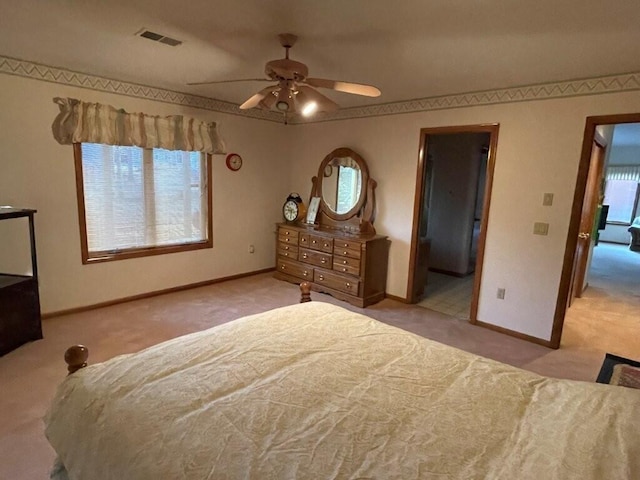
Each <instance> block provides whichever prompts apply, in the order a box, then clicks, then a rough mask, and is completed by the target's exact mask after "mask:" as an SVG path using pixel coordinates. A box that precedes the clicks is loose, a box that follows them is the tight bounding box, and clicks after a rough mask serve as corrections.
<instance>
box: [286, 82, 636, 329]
mask: <svg viewBox="0 0 640 480" xmlns="http://www.w3.org/2000/svg"><path fill="white" fill-rule="evenodd" d="M638 111H640V95H638V93H637V92H631V93H616V94H607V95H598V96H585V97H573V98H565V99H554V100H542V101H533V102H524V103H510V104H500V105H492V106H483V107H469V108H458V109H450V110H438V111H431V112H421V113H410V114H404V115H390V116H384V117H373V118H363V119H354V120H346V121H335V122H324V123H315V124H309V125H298V126H291V127H290V128H291V131H292V132H291V134H292V135H291V142H292V148H293V151H292V155H293V157H292V158H294V159H295V161H293V162H292V164H291V168H292V172H293V181H292V183H291V185H290V188H291V189H292V190H296V191H300V192H302V191H305V188H307V190H306V191H307V192H308V191H309V190H308V189H309V187H310V179H311V176H312V175H315V174H316V172H317V168H318V164H319V163H320V161H321V160H322V159H323V158H324V156H325V155H326V154H327V153H328V152H330V151H331V150H332V149H334V148H337V147H340V146H347V147H351V148H353V149H354V150H355V151H357V152H358V153H360V154H361V155H362V156H363V157H364V158H365V159H366V160H367V162H368V164H369V167H370V172H371V176H372V178H374V179H375V180H377V181H378V189H377V200H378V216H377V219H376V224H375V225H376V229H377V230H378V232H379V233H381V234H384V235H388V236H389V238H390V239H391V249H390V253H389V262H390V263H389V275H388V278H387V292H388V293H390V294H392V295H396V296H400V297H406V295H407V291H406V289H407V278H408V272H409V247H410V243H411V228H412V219H413V201H414V193H415V183H416V168H417V161H418V146H419V135H420V128H423V127H439V126H450V125H473V124H482V123H499V124H500V132H499V136H498V148H497V157H496V168H495V176H494V184H493V191H492V200H491V212H490V214H489V224H488V233H487V245H486V251H485V264H484V270H483V275H482V289H481V291H480V302H479V312H478V319H479V320H481V321H483V322H487V323H490V324H493V325H497V326H500V327H504V328H508V329H511V330H515V331H518V332H522V333H524V334H527V335H532V336H534V337H538V338H542V339H545V340H548V339H550V336H551V328H552V324H553V316H554V311H555V305H556V297H557V293H558V286H559V282H560V272H561V268H562V261H563V255H564V250H565V242H566V240H567V231H568V226H569V217H570V212H571V204H572V201H573V192H574V189H575V182H576V174H577V169H578V161H579V157H580V150H581V146H582V137H583V131H584V125H585V119H586V117H587V116H590V115H604V114H614V113H628V112H638ZM546 192H552V193H554V204H553V206H551V207H544V206H542V196H543V194H544V193H546ZM307 195H308V193H307ZM534 222H547V223H549V234H548V236H539V235H533V224H534ZM499 287H503V288H506V297H505V299H504V300H498V299H497V298H496V290H497V288H499Z"/></svg>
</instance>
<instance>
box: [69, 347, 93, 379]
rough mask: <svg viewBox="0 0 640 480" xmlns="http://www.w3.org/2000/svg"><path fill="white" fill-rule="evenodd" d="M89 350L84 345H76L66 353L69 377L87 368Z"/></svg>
mask: <svg viewBox="0 0 640 480" xmlns="http://www.w3.org/2000/svg"><path fill="white" fill-rule="evenodd" d="M88 358H89V349H88V348H87V347H85V346H84V345H74V346H73V347H69V348H67V351H66V352H64V361H65V362H67V365H68V366H67V370H69V375H71V374H72V373H74V372H76V371H78V370H80V369H81V368H84V367H86V366H87V359H88Z"/></svg>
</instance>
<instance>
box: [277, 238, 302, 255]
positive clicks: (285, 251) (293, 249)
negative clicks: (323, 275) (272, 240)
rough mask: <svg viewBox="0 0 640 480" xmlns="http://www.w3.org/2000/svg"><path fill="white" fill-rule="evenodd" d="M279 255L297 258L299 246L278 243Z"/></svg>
mask: <svg viewBox="0 0 640 480" xmlns="http://www.w3.org/2000/svg"><path fill="white" fill-rule="evenodd" d="M278 255H280V256H281V257H288V258H293V259H296V258H298V246H297V245H290V244H288V243H284V242H280V243H278Z"/></svg>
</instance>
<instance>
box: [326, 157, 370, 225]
mask: <svg viewBox="0 0 640 480" xmlns="http://www.w3.org/2000/svg"><path fill="white" fill-rule="evenodd" d="M322 173H323V178H322V199H323V200H324V201H325V203H326V204H327V206H328V207H329V208H330V209H331V211H333V212H335V213H338V214H344V213H347V212H348V211H349V210H351V209H352V208H353V207H355V206H356V204H357V203H358V200H359V199H360V193H361V192H362V171H361V170H360V166H359V165H358V163H357V162H356V161H355V160H354V159H353V158H351V157H334V158H332V159H331V160H330V161H329V163H327V165H326V166H325V168H324V172H322Z"/></svg>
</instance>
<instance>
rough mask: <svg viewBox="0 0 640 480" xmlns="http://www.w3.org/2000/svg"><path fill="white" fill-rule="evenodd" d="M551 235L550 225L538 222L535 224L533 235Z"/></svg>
mask: <svg viewBox="0 0 640 480" xmlns="http://www.w3.org/2000/svg"><path fill="white" fill-rule="evenodd" d="M548 233H549V224H548V223H542V222H536V223H534V224H533V234H534V235H547V234H548Z"/></svg>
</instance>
